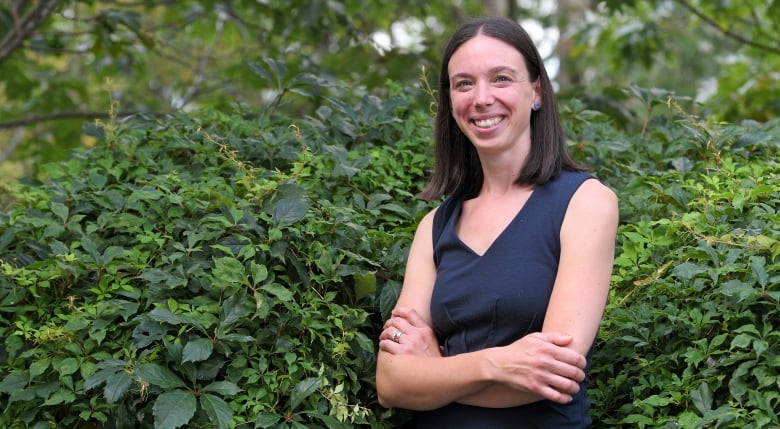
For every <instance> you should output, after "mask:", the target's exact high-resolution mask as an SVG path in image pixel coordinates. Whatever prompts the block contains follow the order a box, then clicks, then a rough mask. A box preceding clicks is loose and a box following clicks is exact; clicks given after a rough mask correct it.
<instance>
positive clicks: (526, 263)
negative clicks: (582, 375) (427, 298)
mask: <svg viewBox="0 0 780 429" xmlns="http://www.w3.org/2000/svg"><path fill="white" fill-rule="evenodd" d="M590 177H592V176H590V175H588V174H587V173H579V172H562V173H561V175H560V176H559V177H558V178H556V179H554V180H552V181H550V182H548V183H547V184H545V185H542V186H537V187H536V188H535V189H534V191H533V193H532V194H531V196H530V197H529V199H528V201H527V202H526V203H525V205H524V206H523V208H522V209H521V210H520V211H519V212H518V214H517V215H516V216H515V218H514V219H513V220H512V221H511V223H510V224H509V225H508V226H507V227H506V229H505V230H504V231H503V232H502V233H501V234H500V235H499V236H498V238H496V240H495V241H494V242H493V244H492V245H491V246H490V247H489V248H488V250H487V251H486V252H485V254H484V255H482V256H479V255H478V254H476V253H474V251H472V250H471V249H470V248H469V247H468V246H467V245H466V244H465V243H463V242H462V241H460V239H459V238H458V236H457V234H456V233H455V225H456V224H457V222H458V219H459V218H460V214H461V209H462V207H463V201H462V200H453V199H451V198H449V199H447V200H445V202H444V203H442V205H441V207H439V209H438V210H437V212H436V216H435V218H434V226H433V231H434V233H433V234H434V237H433V241H434V259H435V262H436V266H437V269H438V274H437V277H436V283H435V285H434V290H433V296H432V298H431V317H432V320H433V328H434V331H435V332H436V335H437V337H438V339H439V344H441V345H443V346H444V350H445V354H446V355H448V356H452V355H456V354H459V353H465V352H472V351H476V350H480V349H484V348H488V347H495V346H504V345H507V344H510V343H512V342H514V341H515V340H518V339H519V338H521V337H523V336H525V335H526V334H529V333H532V332H538V331H541V329H542V323H543V322H544V316H545V313H546V311H547V304H548V302H549V299H550V294H551V292H552V287H553V283H554V282H555V275H556V272H557V269H558V259H559V255H560V230H561V224H562V223H563V217H564V215H565V214H566V209H567V207H568V204H569V201H570V199H571V197H572V195H574V192H575V191H576V190H577V189H578V188H579V186H580V185H581V184H582V183H583V182H584V181H585V180H587V179H588V178H590ZM580 387H581V389H580V392H579V393H578V394H577V395H575V396H574V401H573V402H571V403H569V404H567V405H561V404H557V403H555V402H552V401H547V400H544V401H539V402H536V403H533V404H528V405H523V406H519V407H511V408H483V407H474V406H468V405H461V404H456V403H453V404H450V405H447V406H445V407H442V408H439V409H437V410H433V411H425V412H421V413H419V414H418V415H417V427H420V428H449V429H455V428H512V429H526V428H528V429H530V428H540V429H550V428H555V429H562V428H583V427H586V426H588V425H589V424H590V418H589V417H588V408H589V402H588V399H587V394H586V388H587V379H586V380H585V381H583V382H582V384H581V386H580Z"/></svg>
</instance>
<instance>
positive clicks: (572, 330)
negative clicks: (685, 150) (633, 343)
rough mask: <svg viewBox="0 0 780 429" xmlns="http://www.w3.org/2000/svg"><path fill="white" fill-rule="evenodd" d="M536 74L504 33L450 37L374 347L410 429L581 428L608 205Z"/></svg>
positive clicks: (512, 33) (462, 31) (495, 29)
mask: <svg viewBox="0 0 780 429" xmlns="http://www.w3.org/2000/svg"><path fill="white" fill-rule="evenodd" d="M555 104H556V103H555V94H554V93H553V90H552V86H551V84H550V80H549V77H548V76H547V72H546V71H545V69H544V64H543V63H542V60H541V58H540V56H539V53H538V51H537V50H536V47H535V46H534V44H533V42H532V41H531V39H530V37H529V36H528V34H527V33H526V32H525V31H524V30H523V29H522V27H520V26H519V25H518V24H517V23H515V22H514V21H511V20H509V19H503V18H483V19H477V20H473V21H470V22H468V23H466V24H464V25H463V26H462V27H460V28H459V29H458V30H457V31H456V32H455V34H454V35H453V36H452V38H451V39H450V41H449V43H448V45H447V47H446V49H445V52H444V58H443V60H442V69H441V72H440V77H439V104H438V109H439V110H438V112H437V120H436V150H435V156H436V166H435V169H434V173H433V176H432V178H431V180H430V182H429V184H428V186H427V188H426V189H425V190H424V191H423V193H422V196H423V197H424V198H427V199H431V200H432V199H437V198H439V197H441V196H447V198H446V199H445V200H444V202H443V203H442V204H441V205H440V206H439V207H438V208H436V209H434V210H432V211H431V212H430V213H428V214H427V215H426V216H425V217H424V218H423V220H422V221H421V222H420V224H419V226H418V229H417V232H416V234H415V238H414V240H413V243H412V247H411V250H410V252H409V258H408V261H407V266H406V273H405V279H404V284H403V288H402V291H401V294H400V296H399V298H398V303H397V305H396V308H395V309H394V310H393V312H392V315H391V317H390V319H389V320H387V322H386V323H385V325H384V330H383V331H382V333H381V334H380V337H379V347H380V351H379V357H378V361H377V379H376V380H377V381H376V382H377V391H378V396H379V400H380V402H381V403H382V404H383V405H384V406H386V407H399V408H406V409H411V410H417V411H419V413H418V414H417V416H416V425H417V427H425V428H428V427H448V428H482V427H491V428H515V427H517V424H518V422H523V427H524V428H551V427H555V428H582V427H586V426H588V425H589V424H590V418H589V417H588V408H589V404H588V400H587V393H586V388H587V381H586V375H585V372H584V371H585V369H586V367H587V364H588V357H589V356H590V350H591V346H592V344H593V340H594V338H595V336H596V332H597V330H598V326H599V323H600V320H601V316H602V313H603V311H604V306H605V302H606V298H607V294H608V288H609V280H610V273H611V270H612V263H613V256H614V246H615V235H616V230H617V223H618V209H617V199H616V197H615V194H614V193H613V192H612V191H611V190H610V189H608V188H607V187H606V186H604V185H603V184H601V182H599V181H598V180H597V179H596V178H595V177H593V176H592V175H590V174H588V173H585V172H584V168H583V167H581V166H578V165H577V164H575V163H574V162H573V161H572V160H571V158H570V157H569V155H568V153H567V151H566V143H565V139H564V136H563V131H562V127H561V123H560V118H559V116H558V112H557V108H556V105H555Z"/></svg>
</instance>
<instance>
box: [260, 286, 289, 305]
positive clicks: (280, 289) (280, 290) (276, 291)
mask: <svg viewBox="0 0 780 429" xmlns="http://www.w3.org/2000/svg"><path fill="white" fill-rule="evenodd" d="M260 289H262V290H264V291H266V292H269V293H271V294H272V295H274V296H275V297H276V298H278V299H279V301H282V302H289V301H292V299H293V293H292V292H290V290H289V289H286V288H285V287H284V286H281V285H278V284H275V283H272V284H267V285H263V286H262V287H261V288H260Z"/></svg>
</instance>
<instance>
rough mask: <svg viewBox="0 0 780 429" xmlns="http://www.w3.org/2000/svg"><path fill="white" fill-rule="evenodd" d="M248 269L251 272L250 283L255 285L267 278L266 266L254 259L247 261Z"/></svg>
mask: <svg viewBox="0 0 780 429" xmlns="http://www.w3.org/2000/svg"><path fill="white" fill-rule="evenodd" d="M249 269H250V271H251V272H252V284H253V285H255V286H257V285H258V284H260V283H262V282H264V281H265V279H267V278H268V268H267V267H266V266H265V265H260V264H258V263H256V262H254V261H252V262H250V263H249Z"/></svg>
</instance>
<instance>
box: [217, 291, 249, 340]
mask: <svg viewBox="0 0 780 429" xmlns="http://www.w3.org/2000/svg"><path fill="white" fill-rule="evenodd" d="M251 313H252V307H251V304H250V303H249V300H248V299H247V296H246V294H245V292H244V291H240V292H238V293H236V294H235V295H232V296H230V297H228V299H226V300H225V302H224V303H223V304H222V307H221V308H220V312H219V330H220V331H221V332H225V331H226V330H228V329H229V328H230V327H231V326H233V325H234V324H235V323H236V322H238V321H239V320H241V319H243V318H245V317H247V316H249V314H251Z"/></svg>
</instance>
